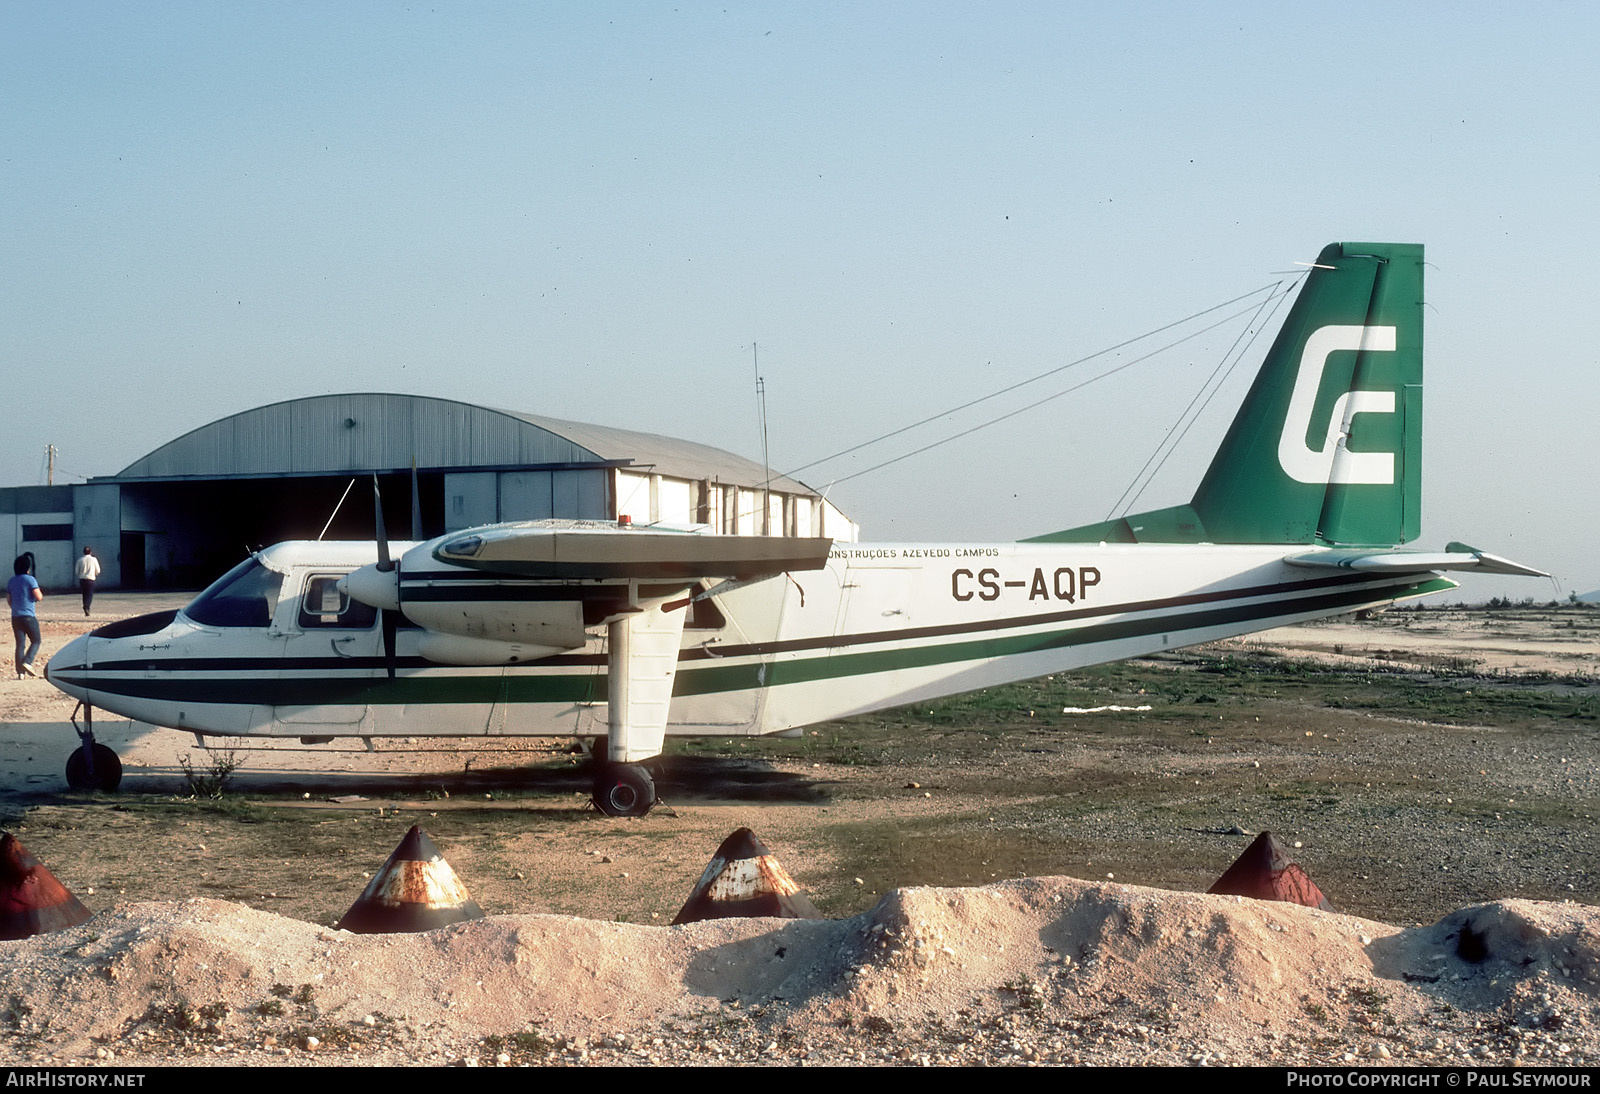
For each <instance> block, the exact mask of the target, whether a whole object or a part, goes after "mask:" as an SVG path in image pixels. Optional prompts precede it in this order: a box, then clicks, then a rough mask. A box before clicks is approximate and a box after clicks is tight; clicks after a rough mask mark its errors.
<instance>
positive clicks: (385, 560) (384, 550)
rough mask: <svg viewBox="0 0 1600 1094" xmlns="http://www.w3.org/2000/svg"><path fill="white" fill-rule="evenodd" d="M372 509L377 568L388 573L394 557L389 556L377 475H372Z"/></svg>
mask: <svg viewBox="0 0 1600 1094" xmlns="http://www.w3.org/2000/svg"><path fill="white" fill-rule="evenodd" d="M372 511H373V514H374V516H375V519H376V521H377V537H378V569H380V570H382V571H383V572H384V573H388V572H389V571H390V570H393V569H394V559H392V558H390V557H389V530H388V529H387V528H385V527H384V526H383V495H382V494H380V493H379V492H378V475H377V472H373V475H372Z"/></svg>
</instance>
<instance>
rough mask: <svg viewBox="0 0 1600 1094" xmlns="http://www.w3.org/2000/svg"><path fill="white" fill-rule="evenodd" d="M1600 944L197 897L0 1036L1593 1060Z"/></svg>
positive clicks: (1160, 916)
mask: <svg viewBox="0 0 1600 1094" xmlns="http://www.w3.org/2000/svg"><path fill="white" fill-rule="evenodd" d="M1597 940H1600V912H1597V911H1596V910H1594V909H1591V908H1586V907H1580V906H1575V905H1552V904H1540V903H1535V902H1527V901H1505V902H1499V903H1494V904H1487V905H1482V906H1479V907H1476V908H1469V909H1464V910H1462V911H1460V912H1457V913H1454V914H1453V915H1451V916H1449V917H1447V918H1446V919H1444V920H1443V921H1441V922H1439V923H1437V924H1434V925H1432V926H1429V927H1418V928H1414V929H1410V930H1400V929H1397V928H1394V927H1389V926H1385V925H1382V924H1378V923H1373V922H1371V921H1368V920H1362V919H1357V918H1354V917H1349V916H1342V915H1337V914H1333V913H1329V912H1325V911H1320V910H1317V909H1311V908H1304V907H1299V906H1296V905H1290V904H1283V903H1274V902H1264V901H1253V900H1246V899H1243V898H1239V897H1223V896H1208V895H1203V894H1191V893H1174V892H1167V891H1162V890H1154V889H1143V888H1138V887H1133V886H1123V885H1112V884H1096V883H1090V882H1084V881H1078V880H1075V879H1071V878H1038V879H1024V880H1018V881H1011V882H1005V883H1001V884H996V885H991V886H987V887H984V888H978V889H935V888H921V889H902V890H897V891H895V892H893V893H890V894H889V895H887V896H886V897H884V898H883V900H881V901H880V902H879V903H878V904H877V906H876V907H874V908H873V909H872V910H871V911H870V912H868V913H865V914H863V915H860V916H857V917H855V918H853V919H848V920H790V921H778V920H763V919H737V920H714V921H708V922H702V923H694V924H688V925H685V926H677V927H645V926H634V925H630V924H619V923H605V922H599V921H595V920H585V919H577V918H572V917H566V916H546V915H506V916H491V917H489V918H487V919H481V920H475V921H471V922H466V923H460V924H456V925H453V926H450V927H446V928H443V929H440V930H435V931H431V932H428V933H425V934H404V935H365V936H363V935H353V934H349V933H348V932H344V931H336V930H333V929H330V928H327V927H319V926H316V925H314V924H309V923H303V922H300V921H297V920H292V919H287V918H284V917H282V916H277V915H273V914H271V913H268V912H262V911H257V910H254V909H251V908H247V907H244V906H242V905H238V904H230V903H226V902H222V901H214V900H190V901H184V902H182V903H176V904H172V903H159V904H158V903H145V904H130V905H125V906H121V907H118V908H117V909H115V910H114V911H111V912H107V913H103V914H101V915H98V916H96V917H95V918H94V919H93V920H92V921H90V922H89V923H87V924H84V925H82V926H79V927H75V928H71V929H69V930H65V931H61V932H57V933H54V934H49V935H42V936H38V937H35V938H31V939H26V940H22V941H18V942H8V943H0V950H3V952H4V957H5V960H4V962H3V966H0V998H4V999H5V1000H7V1003H6V1005H5V1008H4V1010H3V1012H0V1032H3V1034H4V1037H5V1039H6V1040H7V1041H9V1042H10V1043H11V1044H10V1047H11V1050H12V1051H11V1052H10V1053H8V1055H9V1056H10V1058H12V1059H13V1060H20V1059H26V1060H32V1061H38V1060H46V1059H51V1060H56V1061H59V1062H73V1061H85V1060H95V1059H100V1060H107V1059H113V1060H116V1061H117V1062H119V1063H129V1062H138V1061H151V1060H173V1059H192V1060H195V1061H196V1062H199V1061H202V1060H214V1061H217V1062H229V1063H237V1062H257V1058H258V1057H259V1061H260V1062H264V1061H265V1060H266V1059H268V1058H270V1057H272V1056H277V1057H282V1056H296V1057H299V1058H302V1059H308V1060H309V1059H315V1060H316V1061H317V1062H348V1063H365V1062H401V1061H419V1062H428V1061H433V1062H444V1061H447V1060H460V1059H472V1060H478V1059H480V1058H481V1059H482V1060H484V1061H485V1062H494V1061H495V1060H496V1059H499V1060H500V1061H501V1062H519V1061H525V1060H532V1059H549V1058H551V1057H552V1056H556V1057H568V1056H570V1057H574V1058H577V1059H590V1060H607V1059H621V1060H627V1059H631V1060H635V1061H639V1060H652V1061H656V1062H684V1061H690V1060H704V1059H713V1060H720V1059H743V1058H751V1059H758V1060H765V1061H772V1062H778V1061H783V1060H789V1059H799V1060H809V1061H851V1060H856V1059H867V1058H883V1059H889V1060H928V1061H930V1062H932V1061H935V1060H937V1061H968V1062H970V1061H975V1060H981V1059H996V1058H1000V1059H1005V1058H1010V1057H1018V1058H1021V1059H1047V1060H1063V1061H1071V1060H1078V1061H1080V1062H1102V1063H1112V1062H1178V1061H1182V1060H1193V1059H1208V1060H1210V1059H1216V1060H1235V1061H1238V1060H1243V1059H1252V1060H1275V1061H1276V1060H1284V1059H1302V1060H1322V1061H1328V1060H1339V1059H1345V1060H1349V1059H1355V1058H1362V1057H1364V1058H1371V1059H1374V1060H1380V1059H1387V1058H1393V1057H1413V1058H1417V1059H1438V1058H1441V1054H1442V1058H1450V1057H1457V1056H1461V1055H1465V1056H1469V1057H1471V1058H1475V1059H1493V1060H1496V1061H1497V1062H1510V1061H1512V1060H1519V1059H1523V1058H1529V1057H1530V1056H1531V1057H1532V1058H1537V1057H1539V1056H1548V1057H1549V1058H1551V1059H1571V1060H1574V1061H1576V1060H1579V1059H1586V1060H1592V1059H1593V1058H1594V1057H1595V1049H1596V1046H1597V1043H1600V1038H1597V1035H1596V1033H1595V1031H1594V1027H1595V1025H1596V1015H1595V1014H1594V1003H1595V997H1594V993H1595V978H1596V977H1597V976H1600V954H1597ZM1485 1018H1488V1019H1490V1022H1489V1023H1487V1024H1486V1023H1485V1021H1484V1019H1485ZM1486 1027H1487V1028H1488V1029H1489V1032H1485V1030H1486ZM1552 1031H1559V1033H1554V1032H1552ZM1089 1035H1092V1036H1089ZM1530 1035H1531V1036H1532V1040H1530V1039H1529V1038H1530ZM1464 1037H1465V1038H1470V1042H1469V1043H1464V1042H1463V1040H1462V1039H1463V1038H1464ZM1558 1049H1559V1050H1560V1051H1558ZM1546 1050H1547V1051H1546ZM870 1053H876V1054H877V1055H875V1056H873V1055H869V1054H870Z"/></svg>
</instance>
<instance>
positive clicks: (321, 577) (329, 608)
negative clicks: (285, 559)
mask: <svg viewBox="0 0 1600 1094" xmlns="http://www.w3.org/2000/svg"><path fill="white" fill-rule="evenodd" d="M343 576H344V575H343V574H312V575H311V576H310V577H308V578H306V594H305V596H303V597H301V598H300V629H301V630H311V629H313V628H315V627H339V628H342V629H344V630H350V631H364V630H367V629H368V628H369V627H371V626H372V624H373V623H375V622H377V619H378V609H376V608H374V607H372V605H370V604H363V603H361V601H359V600H351V599H350V597H349V596H347V595H346V594H344V593H342V592H340V591H339V579H340V578H341V577H343Z"/></svg>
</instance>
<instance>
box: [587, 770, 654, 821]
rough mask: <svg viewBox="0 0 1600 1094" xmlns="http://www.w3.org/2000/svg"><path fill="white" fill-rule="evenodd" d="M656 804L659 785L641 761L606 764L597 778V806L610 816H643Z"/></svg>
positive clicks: (595, 787) (595, 792)
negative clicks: (639, 763) (641, 764)
mask: <svg viewBox="0 0 1600 1094" xmlns="http://www.w3.org/2000/svg"><path fill="white" fill-rule="evenodd" d="M655 803H656V784H655V780H654V779H652V778H651V777H650V772H648V771H646V770H645V769H644V768H642V767H640V766H639V765H638V764H607V765H606V766H605V767H603V768H601V769H600V774H598V775H596V776H595V780H594V807H595V808H596V809H598V810H600V812H602V813H604V814H605V815H606V816H608V817H642V816H644V815H645V814H646V813H648V812H650V808H651V806H653V805H655Z"/></svg>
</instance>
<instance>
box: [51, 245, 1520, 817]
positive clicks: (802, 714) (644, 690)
mask: <svg viewBox="0 0 1600 1094" xmlns="http://www.w3.org/2000/svg"><path fill="white" fill-rule="evenodd" d="M1422 266H1423V260H1422V248H1421V247H1420V246H1418V245H1414V244H1398V243H1342V244H1333V245H1330V246H1329V247H1327V248H1326V249H1324V250H1323V252H1322V254H1321V255H1320V256H1319V258H1318V260H1317V263H1316V265H1315V267H1314V268H1313V269H1312V271H1311V273H1310V274H1309V275H1308V277H1307V278H1306V282H1305V284H1304V286H1303V287H1302V289H1301V291H1300V295H1299V297H1298V298H1297V300H1296V302H1295V304H1294V306H1293V308H1292V309H1291V311H1290V313H1289V316H1288V318H1287V320H1286V321H1285V323H1284V325H1283V327H1282V329H1281V330H1280V332H1279V333H1278V336H1277V339H1276V341H1275V342H1274V343H1273V345H1272V348H1271V350H1270V351H1269V352H1268V354H1267V356H1266V359H1265V362H1264V363H1263V365H1262V367H1261V371H1260V373H1259V374H1258V375H1257V377H1256V379H1255V382H1254V384H1253V386H1252V387H1251V389H1250V392H1249V394H1248V395H1247V396H1246V398H1245V401H1244V404H1243V406H1242V407H1241V408H1240V410H1239V412H1238V414H1237V416H1236V417H1235V418H1234V421H1233V424H1232V427H1231V428H1230V429H1229V431H1228V433H1227V436H1226V437H1225V439H1224V440H1223V442H1222V447H1221V449H1220V450H1219V451H1218V452H1217V454H1216V457H1215V458H1214V459H1213V460H1212V462H1211V466H1210V467H1209V468H1208V469H1207V471H1206V474H1205V477H1204V478H1203V479H1202V480H1201V483H1200V486H1199V489H1198V490H1197V491H1196V492H1195V495H1194V497H1193V499H1191V500H1190V502H1189V503H1188V504H1187V505H1179V506H1175V507H1172V508H1167V509H1157V510H1154V511H1151V512H1146V513H1139V514H1136V515H1133V516H1128V517H1124V518H1122V519H1119V520H1112V521H1107V522H1102V523H1099V524H1091V525H1085V526H1083V527H1079V528H1072V529H1069V530H1067V531H1062V532H1054V533H1050V534H1047V535H1041V536H1037V537H1034V538H1032V539H1028V540H1024V541H1022V542H1018V543H988V544H985V543H882V544H856V543H850V544H844V543H839V544H833V543H830V541H828V540H826V539H794V538H783V537H750V536H726V535H715V534H711V533H709V532H708V531H706V530H705V529H704V528H699V527H676V528H666V527H662V526H654V527H650V528H639V527H631V526H628V525H626V524H618V523H610V522H594V521H581V522H580V521H534V522H527V523H518V524H499V525H491V526H486V527H481V528H469V529H464V530H461V531H457V532H451V533H448V534H446V535H443V536H440V537H438V538H436V539H432V540H429V541H427V542H425V543H416V544H411V543H406V544H394V545H390V544H389V543H388V541H387V537H386V536H385V535H384V534H383V533H382V530H381V528H382V526H381V519H380V525H379V529H380V530H379V534H378V536H377V539H376V542H375V543H320V542H318V543H307V542H295V543H281V544H278V545H277V546H275V547H271V548H268V549H267V550H264V551H261V552H258V553H257V554H255V555H253V556H252V557H251V558H249V559H248V560H246V561H245V562H243V563H241V564H240V565H239V566H238V567H236V568H235V569H234V570H232V571H230V572H229V573H228V574H226V575H224V576H223V577H222V578H220V579H219V580H218V581H217V582H216V583H215V584H213V585H212V586H211V587H210V588H208V589H207V590H206V591H205V592H203V593H201V594H200V596H199V597H198V598H196V599H195V600H194V602H193V603H191V604H190V605H189V606H188V607H186V608H184V609H182V610H181V611H177V612H164V613H159V614H156V615H152V616H144V617H140V618H138V619H133V620H126V621H123V622H119V623H113V624H111V625H109V626H106V627H101V628H100V629H99V630H96V631H94V632H93V633H91V634H88V635H85V636H83V637H81V638H78V639H76V640H75V641H73V642H71V643H70V644H68V645H67V646H66V647H65V648H64V649H62V650H61V652H59V653H58V654H56V655H55V657H54V658H52V659H51V661H50V664H49V669H48V676H49V679H50V681H51V682H52V683H53V684H55V685H56V686H57V687H58V688H60V689H61V690H63V691H65V692H67V693H68V694H69V695H72V696H75V697H77V698H78V699H80V700H82V701H83V703H84V704H86V705H88V707H89V708H90V709H92V707H96V706H97V707H100V708H102V709H105V710H109V711H112V712H115V713H117V714H120V715H124V716H127V717H129V718H134V719H139V720H142V721H145V722H149V723H152V724H155V725H159V726H167V727H171V728H174V729H180V730H185V731H189V732H192V733H194V734H196V736H197V737H198V738H204V737H207V736H230V737H232V736H236V737H251V736H265V737H291V738H293V737H299V738H303V739H306V740H326V739H329V738H333V737H354V738H363V739H367V740H368V741H369V742H370V740H371V739H373V738H378V737H392V736H403V737H418V736H440V737H461V738H470V737H500V736H504V737H545V736H560V737H577V738H580V739H587V740H589V741H591V742H593V743H594V744H595V747H596V754H597V757H603V762H602V763H601V764H599V765H598V770H599V773H598V775H597V776H596V780H595V785H594V802H595V804H596V805H597V806H598V807H599V809H600V810H601V811H602V812H604V813H607V814H610V815H614V816H638V815H643V814H644V813H646V812H648V811H649V809H650V808H651V806H652V805H653V804H654V802H655V788H654V784H653V782H652V780H651V777H650V774H649V772H648V770H647V769H646V767H645V766H643V764H644V763H645V762H646V761H648V760H649V759H650V758H652V757H654V756H657V755H659V754H660V752H661V750H662V747H663V743H664V740H665V738H666V736H668V735H681V736H762V735H769V734H783V733H789V732H797V731H798V730H799V728H800V727H803V726H806V725H809V724H812V723H815V722H820V721H824V720H827V719H831V718H841V717H845V716H847V715H851V714H860V713H864V712H866V711H873V710H881V709H883V708H886V707H892V706H898V705H900V704H904V703H911V702H917V701H921V700H925V699H931V698H935V697H938V696H943V695H952V694H956V693H959V692H965V691H972V690H974V689H977V688H986V687H993V686H995V685H998V684H1004V683H1008V682H1011V681H1016V680H1026V679H1029V678H1031V677H1036V676H1042V675H1045V674H1047V673H1057V672H1070V671H1071V670H1073V669H1078V668H1082V667H1084V666H1087V665H1094V664H1099V663H1102V662H1107V661H1116V660H1119V659H1122V658H1127V657H1138V656H1141V655H1145V654H1149V653H1153V652H1156V651H1159V650H1167V649H1176V648H1178V647H1181V646H1188V645H1193V644H1195V643H1198V642H1209V641H1213V640H1215V639H1219V638H1227V637H1230V636H1233V635H1240V634H1247V633H1250V632H1252V631H1259V630H1264V629H1267V628H1270V627H1277V626H1280V625H1282V624H1286V623H1297V622H1301V621H1304V620H1309V619H1317V618H1320V617H1324V616H1332V615H1338V614H1341V613H1345V612H1352V611H1356V610H1359V609H1366V608H1375V607H1381V606H1384V605H1388V604H1392V603H1394V602H1396V601H1399V600H1405V599H1409V598H1411V597H1417V596H1423V595H1426V594H1428V593H1434V592H1439V591H1442V590H1445V589H1449V588H1453V587H1454V582H1452V581H1449V580H1448V579H1446V578H1444V577H1442V576H1441V572H1442V571H1448V570H1476V571H1480V572H1491V573H1501V574H1525V575H1532V576H1542V575H1541V574H1540V571H1538V570H1533V569H1529V568H1528V567H1525V566H1520V565H1518V564H1516V563H1513V562H1509V561H1507V560H1505V559H1501V558H1497V557H1495V556H1493V555H1490V554H1486V553H1484V552H1482V551H1478V550H1476V549H1474V548H1471V547H1467V546H1464V545H1462V544H1458V543H1452V544H1450V545H1449V546H1448V547H1447V548H1446V549H1445V550H1444V551H1442V552H1436V553H1418V552H1407V551H1400V550H1397V549H1396V546H1397V545H1398V544H1402V543H1406V542H1408V541H1410V540H1412V539H1414V538H1415V537H1416V535H1417V532H1418V524H1419V508H1420V504H1421V471H1422V450H1421V438H1422V303H1423V296H1422ZM86 721H87V719H86ZM79 734H80V737H81V738H82V747H80V748H78V749H76V750H74V752H73V754H72V758H71V760H70V762H69V763H68V766H67V777H68V781H69V782H71V783H72V784H73V785H75V786H100V787H114V786H115V785H116V781H117V778H118V777H120V762H119V761H118V759H117V757H116V755H115V753H113V752H112V751H111V750H110V749H108V748H106V747H105V746H104V745H100V744H97V743H96V742H95V741H94V739H93V734H92V729H85V728H80V729H79Z"/></svg>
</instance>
